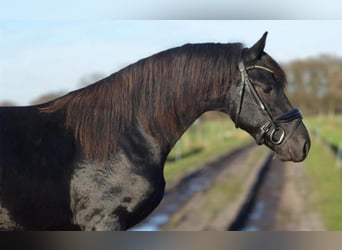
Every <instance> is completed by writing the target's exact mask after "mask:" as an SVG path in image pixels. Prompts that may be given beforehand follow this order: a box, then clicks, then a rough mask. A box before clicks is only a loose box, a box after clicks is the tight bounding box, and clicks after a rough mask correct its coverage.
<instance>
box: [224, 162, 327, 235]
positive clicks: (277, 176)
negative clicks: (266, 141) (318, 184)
mask: <svg viewBox="0 0 342 250" xmlns="http://www.w3.org/2000/svg"><path fill="white" fill-rule="evenodd" d="M310 197H311V196H310V187H309V186H308V180H307V177H306V175H305V169H304V166H303V164H302V163H293V162H281V161H279V160H277V159H272V158H269V159H268V160H266V162H265V166H264V167H263V168H262V169H261V171H260V175H259V177H258V180H257V182H256V183H255V185H254V187H253V189H251V192H250V194H249V196H248V198H247V199H246V202H245V204H244V206H243V207H242V209H241V211H240V213H239V216H237V218H236V220H235V221H234V222H233V223H232V224H231V225H230V226H229V227H228V230H243V231H323V230H325V227H324V225H323V223H322V219H321V218H320V215H319V214H318V213H317V212H316V211H314V210H313V209H312V205H311V204H312V201H311V200H310Z"/></svg>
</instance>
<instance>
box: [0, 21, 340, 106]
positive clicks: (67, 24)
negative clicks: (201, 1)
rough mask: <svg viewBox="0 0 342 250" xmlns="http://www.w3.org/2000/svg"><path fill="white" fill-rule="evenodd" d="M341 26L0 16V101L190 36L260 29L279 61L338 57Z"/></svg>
mask: <svg viewBox="0 0 342 250" xmlns="http://www.w3.org/2000/svg"><path fill="white" fill-rule="evenodd" d="M341 27H342V21H340V20H326V21H323V20H316V21H304V20H302V21H299V20H298V21H288V20H282V21H272V20H271V21H239V20H237V21H229V20H228V21H220V20H216V21H205V20H202V21H163V20H155V21H142V20H137V21H129V20H121V21H116V20H108V21H96V20H92V21H87V20H77V21H74V20H70V21H64V20H55V21H46V20H0V100H11V101H14V102H16V103H17V104H20V105H27V104H28V103H29V102H30V101H32V100H33V99H35V98H37V97H38V96H40V95H42V94H45V93H48V92H58V91H71V90H74V89H76V88H79V86H80V79H81V78H83V77H86V76H89V75H91V74H94V73H99V74H102V75H109V74H111V73H114V72H115V71H117V70H118V69H120V68H122V67H124V66H126V65H128V64H130V63H134V62H135V61H137V60H139V59H141V58H143V57H146V56H149V55H152V54H153V53H156V52H158V51H161V50H164V49H168V48H171V47H175V46H179V45H183V44H184V43H189V42H191V43H198V42H222V43H226V42H242V43H244V44H245V45H246V46H247V47H249V46H251V45H253V43H254V42H256V41H257V40H258V39H259V38H260V37H261V35H262V34H263V33H264V32H265V31H268V32H269V35H268V39H267V44H266V52H268V53H269V54H270V55H271V56H273V57H274V58H275V59H276V60H277V61H279V62H282V63H286V62H289V61H291V60H294V59H297V58H307V57H311V56H317V55H319V54H322V53H325V54H331V55H336V56H342V32H340V30H341Z"/></svg>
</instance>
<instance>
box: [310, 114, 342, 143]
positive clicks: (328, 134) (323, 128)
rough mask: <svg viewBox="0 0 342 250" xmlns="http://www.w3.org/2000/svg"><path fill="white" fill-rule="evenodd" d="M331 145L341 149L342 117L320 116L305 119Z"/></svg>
mask: <svg viewBox="0 0 342 250" xmlns="http://www.w3.org/2000/svg"><path fill="white" fill-rule="evenodd" d="M305 120H306V121H307V123H308V125H309V126H310V127H311V128H312V129H315V130H316V131H317V132H318V133H319V134H320V135H321V136H323V137H324V138H325V139H326V140H327V141H328V142H329V143H331V144H333V145H335V146H336V147H339V146H340V145H341V143H342V130H341V129H342V115H339V116H318V117H310V118H306V119H305Z"/></svg>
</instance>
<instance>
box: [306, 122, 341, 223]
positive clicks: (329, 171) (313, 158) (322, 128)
mask: <svg viewBox="0 0 342 250" xmlns="http://www.w3.org/2000/svg"><path fill="white" fill-rule="evenodd" d="M307 124H308V125H309V127H310V129H311V130H313V129H315V130H318V131H319V133H320V134H321V136H324V138H325V139H326V140H328V141H329V142H330V143H333V144H335V145H339V144H340V142H341V141H342V132H341V131H340V128H341V125H342V117H340V116H339V117H335V118H333V117H318V118H310V119H308V122H307ZM312 135H313V134H312ZM311 139H312V146H311V150H310V153H309V155H308V157H307V159H306V160H305V162H304V164H305V169H306V172H307V175H308V177H309V182H310V187H311V190H312V195H313V200H314V205H315V207H316V208H317V211H318V212H320V214H321V217H322V219H323V221H324V224H325V226H326V228H327V229H328V230H342V213H341V211H342V210H341V207H342V192H341V190H342V167H341V166H342V163H341V162H340V160H338V159H337V158H336V155H335V153H334V152H333V151H332V150H330V149H329V148H328V147H327V145H326V144H325V142H324V141H323V140H322V139H321V138H320V137H317V136H315V135H313V136H311Z"/></svg>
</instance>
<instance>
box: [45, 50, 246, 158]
mask: <svg viewBox="0 0 342 250" xmlns="http://www.w3.org/2000/svg"><path fill="white" fill-rule="evenodd" d="M241 50H242V45H241V44H213V43H212V44H188V45H184V46H182V47H178V48H174V49H170V50H166V51H164V52H161V53H158V54H156V55H154V56H151V57H148V58H146V59H143V60H140V61H138V62H137V63H135V64H132V65H130V66H128V67H126V68H124V69H122V70H121V71H119V72H117V73H114V74H113V75H111V76H109V77H107V78H105V79H102V80H100V81H99V82H97V83H94V84H92V85H90V86H88V87H86V88H83V89H80V90H77V91H74V92H71V93H69V94H67V95H66V96H64V97H61V98H59V99H56V100H55V101H53V102H51V103H50V104H48V105H46V106H44V107H42V108H41V112H42V113H45V114H49V113H50V114H51V113H54V112H63V113H64V116H65V127H66V129H69V130H71V131H72V133H73V134H74V137H75V139H76V140H77V141H78V142H79V144H80V146H81V149H82V152H83V153H84V156H85V157H86V158H87V159H90V160H96V161H104V160H106V159H109V157H111V156H112V154H114V153H115V152H116V150H117V149H118V146H119V142H120V137H121V136H123V135H124V134H125V130H126V129H127V128H128V127H131V126H135V125H134V124H135V123H136V122H137V119H140V123H141V122H142V121H144V122H145V124H142V127H143V128H144V129H146V130H148V133H149V134H151V135H154V134H155V135H157V134H158V136H159V137H160V139H161V140H165V141H167V140H168V139H169V137H168V135H170V134H171V135H172V134H175V133H177V131H178V130H179V126H180V123H181V122H182V121H181V120H182V119H183V118H184V117H179V115H177V109H179V108H182V107H183V108H184V107H185V106H188V107H196V109H201V108H203V107H202V106H203V105H205V104H206V101H207V100H203V96H206V95H207V93H208V91H210V92H211V93H212V95H222V93H223V92H227V91H228V89H229V86H228V85H227V84H222V82H231V80H229V77H231V75H233V74H232V73H234V72H235V70H236V68H237V66H236V65H237V62H238V60H239V58H240V54H241ZM208 83H210V84H208ZM218 83H221V84H218ZM199 98H202V99H199ZM188 112H196V110H188ZM166 113H171V114H172V113H173V114H175V115H174V116H173V117H169V116H165V114H166ZM151 120H152V121H155V122H151Z"/></svg>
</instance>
